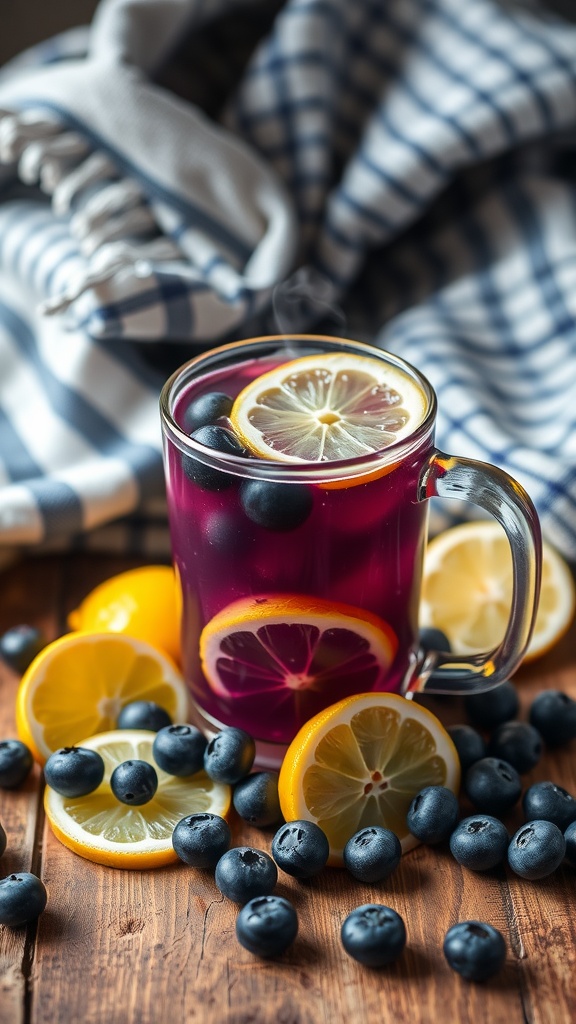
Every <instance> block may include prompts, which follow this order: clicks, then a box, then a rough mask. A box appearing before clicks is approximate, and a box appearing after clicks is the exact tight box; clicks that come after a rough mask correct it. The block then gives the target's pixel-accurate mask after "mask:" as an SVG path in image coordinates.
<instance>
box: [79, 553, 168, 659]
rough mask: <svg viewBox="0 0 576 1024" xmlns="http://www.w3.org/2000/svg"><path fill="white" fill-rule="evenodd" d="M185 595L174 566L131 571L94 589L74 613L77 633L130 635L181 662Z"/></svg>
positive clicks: (105, 581) (143, 567)
mask: <svg viewBox="0 0 576 1024" xmlns="http://www.w3.org/2000/svg"><path fill="white" fill-rule="evenodd" d="M181 601H182V598H181V594H180V587H179V586H178V581H177V579H176V575H175V573H174V569H173V568H172V566H170V565H143V566H140V567H138V568H137V569H128V570H127V571H126V572H121V573H118V574H117V575H116V576H111V577H110V578H109V579H107V580H104V581H103V583H100V584H98V586H97V587H94V589H93V590H91V591H90V593H89V594H87V596H86V597H85V598H84V600H83V601H82V602H81V603H80V604H79V605H78V608H75V609H74V610H73V611H71V612H70V614H69V616H68V624H69V626H70V628H71V629H73V630H86V631H90V632H93V633H100V632H112V633H128V634H129V635H130V636H134V637H136V638H137V639H139V640H147V641H148V643H150V644H153V645H154V647H158V648H159V649H160V650H161V651H165V652H166V654H168V655H169V656H170V657H171V658H173V659H174V661H176V662H178V663H179V662H180V614H181Z"/></svg>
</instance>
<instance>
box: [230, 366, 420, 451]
mask: <svg viewBox="0 0 576 1024" xmlns="http://www.w3.org/2000/svg"><path fill="white" fill-rule="evenodd" d="M425 410H426V400H425V396H424V394H423V392H422V390H421V389H420V388H419V387H418V385H417V384H416V382H415V381H414V380H413V379H412V378H411V377H410V376H409V375H408V374H407V373H405V372H403V371H402V369H401V368H400V367H396V366H394V365H391V364H389V363H384V362H380V360H378V359H371V358H370V357H369V356H358V355H355V354H353V353H346V352H334V353H332V352H331V353H324V354H320V355H313V356H303V357H302V358H300V359H293V360H292V361H291V362H287V363H283V364H282V365H281V366H278V367H276V368H275V369H274V370H269V371H268V372H267V373H263V374H262V375H261V376H260V377H257V378H256V380H254V381H252V382H251V383H250V384H248V385H247V387H245V388H244V390H243V391H241V392H240V394H239V395H238V397H237V398H236V400H235V402H234V405H233V406H232V411H231V413H230V420H231V422H232V426H233V427H234V430H235V432H236V434H237V435H238V437H239V438H240V440H241V441H242V443H243V444H244V446H245V447H246V448H247V449H248V450H249V451H251V452H253V453H254V454H255V455H259V456H261V457H262V458H266V459H274V460H275V461H276V462H322V463H323V462H334V461H335V460H338V459H354V458H359V457H361V456H364V455H370V454H372V453H374V452H378V451H381V450H382V449H383V448H387V447H388V446H389V445H391V444H393V443H394V442H395V441H398V440H400V439H401V438H403V437H406V436H407V435H408V434H410V433H412V432H413V431H414V430H415V428H416V427H417V426H418V424H419V423H420V422H421V421H422V419H423V418H424V414H425Z"/></svg>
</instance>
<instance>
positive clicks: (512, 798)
mask: <svg viewBox="0 0 576 1024" xmlns="http://www.w3.org/2000/svg"><path fill="white" fill-rule="evenodd" d="M464 789H465V791H466V795H467V797H468V799H469V800H471V801H472V803H473V804H474V806H475V807H477V808H478V810H479V811H484V813H486V814H494V815H496V817H497V816H498V815H499V814H504V813H505V812H506V811H509V810H510V808H511V807H513V806H514V804H515V803H517V801H518V800H519V798H520V793H521V792H522V783H521V782H520V776H519V775H518V772H517V771H516V769H515V768H513V767H512V765H511V764H508V762H507V761H502V760H501V759H500V758H497V757H483V758H482V760H481V761H476V764H473V765H472V767H471V768H469V769H468V771H467V772H466V776H465V778H464Z"/></svg>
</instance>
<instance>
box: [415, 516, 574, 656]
mask: <svg viewBox="0 0 576 1024" xmlns="http://www.w3.org/2000/svg"><path fill="white" fill-rule="evenodd" d="M511 604H512V556H511V554H510V546H509V544H508V540H507V539H506V535H505V533H504V530H503V529H502V527H501V526H500V525H499V524H498V523H496V522H490V521H484V520H480V521H478V522H472V523H463V524H462V525H460V526H453V527H452V528H451V529H449V530H445V531H444V532H443V533H440V534H438V536H436V537H435V538H434V539H433V540H432V541H430V543H429V545H428V548H427V551H426V556H425V562H424V580H423V586H422V601H421V605H420V621H421V624H422V625H423V626H435V627H437V628H438V629H441V630H442V631H443V632H444V633H445V635H446V636H447V637H448V639H449V641H450V645H451V647H452V650H453V651H454V652H455V653H456V654H477V653H480V652H482V651H490V650H492V649H493V648H494V647H497V646H498V644H499V643H500V642H501V640H502V638H503V636H504V631H505V629H506V623H507V622H508V619H509V616H510V607H511ZM574 607H575V587H574V580H573V578H572V574H571V572H570V569H569V568H568V566H567V565H566V563H565V561H564V559H563V558H562V557H561V556H560V555H559V554H558V552H557V551H556V550H555V549H554V548H553V547H551V545H550V544H548V543H546V542H544V544H543V548H542V587H541V591H540V601H539V605H538V613H537V615H536V624H535V627H534V632H533V634H532V639H531V641H530V644H529V646H528V650H527V652H526V655H525V657H524V660H525V661H530V660H532V659H533V658H537V657H539V656H540V655H542V654H544V653H545V652H546V651H547V650H549V649H550V648H551V647H552V646H553V645H554V644H555V643H556V642H557V641H558V640H559V639H560V637H561V636H562V635H563V634H564V633H565V632H566V630H567V629H568V627H569V625H570V623H571V621H572V618H573V615H574Z"/></svg>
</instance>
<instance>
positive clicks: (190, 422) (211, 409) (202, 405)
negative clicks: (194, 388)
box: [182, 391, 234, 434]
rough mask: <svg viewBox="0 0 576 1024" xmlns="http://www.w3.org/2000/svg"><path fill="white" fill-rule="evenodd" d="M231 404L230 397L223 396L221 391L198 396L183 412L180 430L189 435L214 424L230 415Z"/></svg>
mask: <svg viewBox="0 0 576 1024" xmlns="http://www.w3.org/2000/svg"><path fill="white" fill-rule="evenodd" d="M233 404H234V403H233V401H232V399H231V398H230V396H229V395H225V394H224V392H223V391H210V392H209V393H208V394H206V395H200V396H199V397H198V398H195V399H193V401H192V402H190V405H189V406H187V408H186V409H185V410H184V414H183V416H182V429H183V430H185V431H186V433H187V434H191V433H192V432H193V431H194V430H198V427H206V426H208V425H209V424H212V423H216V421H217V420H219V419H221V418H222V417H225V416H229V415H230V412H231V409H232V406H233Z"/></svg>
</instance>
